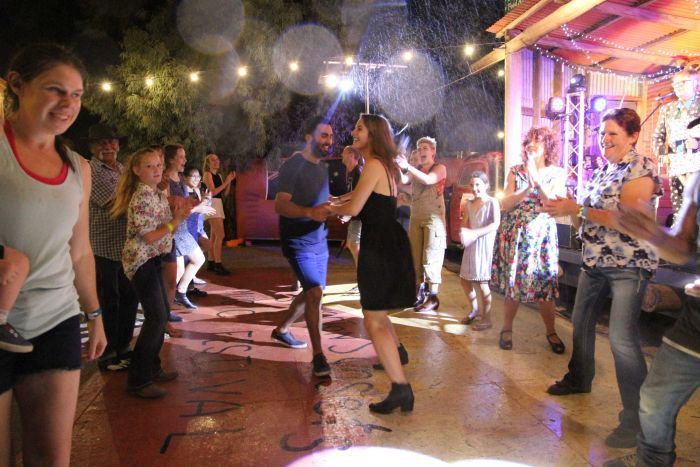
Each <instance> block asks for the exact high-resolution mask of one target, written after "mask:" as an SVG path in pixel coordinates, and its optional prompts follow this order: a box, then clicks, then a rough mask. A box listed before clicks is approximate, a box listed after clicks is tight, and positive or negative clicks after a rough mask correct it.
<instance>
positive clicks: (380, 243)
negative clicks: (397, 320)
mask: <svg viewBox="0 0 700 467" xmlns="http://www.w3.org/2000/svg"><path fill="white" fill-rule="evenodd" d="M358 218H359V219H360V220H361V221H362V237H360V257H359V258H358V262H357V286H358V288H359V289H360V304H361V305H362V309H363V310H365V311H372V310H375V311H383V310H391V309H397V308H408V307H411V306H413V302H415V301H416V289H415V288H416V275H415V272H414V270H413V260H412V258H411V247H410V245H409V243H408V235H406V231H405V230H404V229H403V227H401V224H399V222H398V221H397V220H396V197H395V196H387V195H381V194H379V193H375V192H372V194H371V195H370V196H369V198H367V202H366V203H365V205H364V207H363V208H362V211H360V214H359V216H358Z"/></svg>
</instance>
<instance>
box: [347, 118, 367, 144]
mask: <svg viewBox="0 0 700 467" xmlns="http://www.w3.org/2000/svg"><path fill="white" fill-rule="evenodd" d="M350 134H351V135H352V147H353V148H355V149H357V150H359V151H361V152H365V151H367V150H368V149H369V147H370V137H369V130H368V129H367V126H366V125H365V122H364V121H363V120H362V119H361V118H360V119H359V120H357V123H355V128H353V130H352V132H351V133H350Z"/></svg>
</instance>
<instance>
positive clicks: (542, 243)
mask: <svg viewBox="0 0 700 467" xmlns="http://www.w3.org/2000/svg"><path fill="white" fill-rule="evenodd" d="M510 172H511V173H512V174H513V175H514V176H515V191H516V192H517V191H520V190H522V189H524V188H525V187H527V185H528V183H529V182H528V177H527V169H526V167H525V166H524V165H517V166H515V167H512V168H511V169H510ZM540 176H541V177H542V182H541V183H542V184H543V185H544V186H546V187H547V188H548V189H549V190H551V191H554V192H561V191H562V190H563V187H564V185H565V181H566V176H565V172H564V169H562V168H561V167H554V166H549V167H546V168H545V169H544V170H542V171H541V173H540ZM541 207H542V199H541V198H540V193H539V190H538V189H535V188H533V189H532V190H530V192H529V193H528V195H527V196H526V197H525V198H524V199H523V200H522V201H520V203H518V204H517V205H516V206H515V207H514V208H513V209H511V210H510V211H509V212H508V213H506V215H505V216H504V217H503V219H502V221H501V225H500V227H499V229H498V233H497V235H496V243H495V246H494V253H493V268H492V273H491V284H492V286H493V287H494V288H496V289H497V290H498V291H499V292H501V293H503V294H504V295H505V297H506V298H507V299H511V300H515V301H518V302H522V303H529V302H541V301H548V300H554V299H555V298H556V297H558V296H559V290H558V279H557V272H558V266H559V248H558V243H557V225H556V223H555V221H554V218H553V217H551V216H550V215H549V214H546V213H544V212H539V210H540V208H541Z"/></svg>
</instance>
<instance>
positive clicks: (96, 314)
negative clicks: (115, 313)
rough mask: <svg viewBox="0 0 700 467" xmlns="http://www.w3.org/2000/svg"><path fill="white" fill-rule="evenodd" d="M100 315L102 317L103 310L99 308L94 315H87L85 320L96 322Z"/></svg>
mask: <svg viewBox="0 0 700 467" xmlns="http://www.w3.org/2000/svg"><path fill="white" fill-rule="evenodd" d="M100 315H102V308H99V307H98V308H97V310H95V311H93V312H92V313H85V318H87V320H88V321H94V320H96V319H97V317H98V316H100Z"/></svg>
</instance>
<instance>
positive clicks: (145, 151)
mask: <svg viewBox="0 0 700 467" xmlns="http://www.w3.org/2000/svg"><path fill="white" fill-rule="evenodd" d="M150 154H154V155H156V156H158V157H159V159H160V160H161V162H162V161H163V158H162V157H161V154H159V153H158V150H157V149H154V148H141V149H139V150H138V151H136V152H135V153H133V154H132V155H130V156H129V158H128V159H127V160H126V164H125V165H124V171H123V172H122V175H121V177H119V183H117V190H116V193H115V194H114V202H113V203H112V207H111V208H110V209H109V214H110V216H112V217H113V218H115V219H116V218H117V217H121V216H124V215H126V213H127V211H128V210H129V203H130V202H131V197H132V196H133V195H134V192H135V191H136V187H137V186H138V185H139V181H140V180H139V177H137V176H136V174H135V173H134V167H137V166H140V165H141V162H142V161H143V159H144V158H145V157H146V156H148V155H150Z"/></svg>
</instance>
